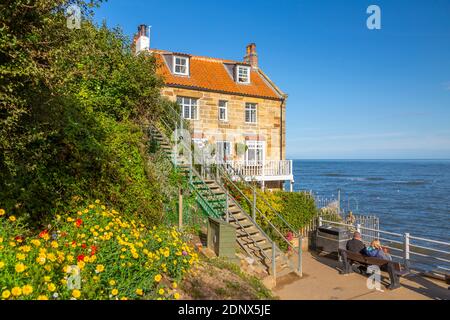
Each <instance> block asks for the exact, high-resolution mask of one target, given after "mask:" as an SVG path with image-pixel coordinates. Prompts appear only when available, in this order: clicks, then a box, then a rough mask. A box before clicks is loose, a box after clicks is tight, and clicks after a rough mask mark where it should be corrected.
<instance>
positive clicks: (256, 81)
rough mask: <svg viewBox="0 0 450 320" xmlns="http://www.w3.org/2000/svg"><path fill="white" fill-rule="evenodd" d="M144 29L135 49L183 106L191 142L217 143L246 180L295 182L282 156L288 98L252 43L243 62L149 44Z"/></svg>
mask: <svg viewBox="0 0 450 320" xmlns="http://www.w3.org/2000/svg"><path fill="white" fill-rule="evenodd" d="M147 31H148V29H147V27H146V26H145V25H141V26H139V27H138V33H137V34H136V36H135V48H136V52H137V53H140V52H143V51H145V52H150V53H152V54H153V55H154V57H155V59H156V61H157V64H158V68H157V73H158V74H159V75H161V76H162V78H163V80H164V83H165V86H164V88H163V89H162V95H163V96H165V97H167V98H168V99H170V100H172V101H176V102H177V103H178V104H179V105H181V110H182V116H183V117H184V118H185V119H188V120H189V121H190V126H191V128H192V129H193V137H192V138H193V140H194V142H199V143H200V142H201V143H202V145H204V144H210V145H214V146H215V157H216V158H217V161H226V162H227V163H228V164H230V165H232V166H233V167H234V168H235V169H236V170H237V171H239V172H240V173H241V174H242V175H244V176H245V177H246V178H248V179H254V180H256V181H258V182H259V183H260V184H261V186H262V187H263V188H264V187H267V188H270V189H279V188H282V187H283V185H284V183H285V182H286V181H290V182H291V189H292V183H293V170H292V160H286V126H285V123H286V118H285V117H286V98H287V95H286V94H284V93H283V92H282V91H281V90H280V89H279V88H278V87H277V86H276V85H275V84H274V83H273V82H272V81H271V80H270V79H269V77H268V76H267V75H266V74H265V73H264V72H263V71H262V70H261V68H260V67H259V64H258V54H257V52H256V45H255V44H254V43H252V44H249V45H248V46H247V49H246V54H245V57H244V59H243V61H233V60H228V59H220V58H210V57H203V56H197V55H191V54H186V53H179V52H172V51H166V50H158V49H152V48H150V39H149V37H148V36H147Z"/></svg>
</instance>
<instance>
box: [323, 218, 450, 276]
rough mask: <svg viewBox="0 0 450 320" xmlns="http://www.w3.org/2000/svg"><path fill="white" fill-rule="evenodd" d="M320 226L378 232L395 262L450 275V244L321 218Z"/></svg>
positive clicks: (361, 231) (379, 237) (362, 233)
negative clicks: (326, 225)
mask: <svg viewBox="0 0 450 320" xmlns="http://www.w3.org/2000/svg"><path fill="white" fill-rule="evenodd" d="M318 224H319V226H322V225H323V224H328V225H336V226H342V227H345V228H348V229H350V230H353V229H356V230H357V231H359V232H360V233H361V235H363V236H364V234H367V232H376V233H377V234H378V235H379V236H378V240H380V241H381V242H382V244H383V245H384V247H386V248H388V249H389V250H390V251H391V253H390V255H391V256H392V257H393V258H394V260H397V261H402V262H403V264H404V265H405V266H407V267H409V266H411V265H412V267H413V268H414V269H417V270H420V271H425V272H428V271H433V272H442V273H444V274H448V273H449V271H450V242H445V241H437V240H433V239H426V238H420V237H415V236H412V235H411V234H409V233H403V234H401V233H396V232H390V231H383V230H378V229H377V230H375V229H371V228H366V227H363V226H361V225H359V224H357V225H356V226H354V225H352V224H347V223H342V222H336V221H331V220H325V219H323V218H321V217H319V223H318Z"/></svg>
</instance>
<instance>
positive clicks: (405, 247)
mask: <svg viewBox="0 0 450 320" xmlns="http://www.w3.org/2000/svg"><path fill="white" fill-rule="evenodd" d="M320 221H321V222H322V223H329V224H335V225H341V226H346V227H352V228H354V225H351V224H345V223H339V222H335V221H329V220H323V219H321V220H320ZM359 228H360V229H361V230H371V231H376V232H379V233H385V234H390V235H394V236H397V237H401V238H403V239H404V242H399V241H396V240H391V239H386V238H381V237H380V238H379V239H380V240H384V241H386V242H388V243H394V244H400V245H401V246H400V247H392V246H389V245H386V246H385V247H386V248H389V249H391V250H394V251H400V252H403V257H400V256H397V255H393V254H391V256H392V257H396V258H400V259H404V261H405V263H406V264H409V261H410V260H411V259H410V257H409V255H415V256H419V257H426V258H430V259H434V260H438V261H441V262H445V263H450V260H448V259H446V258H444V257H442V256H437V255H431V254H433V252H435V253H436V254H444V255H450V252H448V251H445V250H441V249H435V248H430V247H426V246H421V245H417V244H412V243H411V242H410V240H411V239H414V240H419V241H424V242H430V243H436V244H439V245H450V243H448V242H443V241H438V240H433V239H427V238H421V237H414V236H411V235H410V234H409V233H405V234H404V235H402V234H399V233H394V232H389V231H383V230H374V229H371V228H366V227H363V226H359ZM417 249H423V250H427V251H432V252H431V253H430V254H426V253H422V252H419V251H417ZM420 263H422V262H420ZM434 267H438V268H442V267H439V266H436V265H434ZM419 269H420V268H419Z"/></svg>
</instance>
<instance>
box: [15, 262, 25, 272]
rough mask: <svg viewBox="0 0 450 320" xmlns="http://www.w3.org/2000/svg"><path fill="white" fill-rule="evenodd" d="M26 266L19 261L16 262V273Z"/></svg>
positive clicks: (23, 269) (22, 270)
mask: <svg viewBox="0 0 450 320" xmlns="http://www.w3.org/2000/svg"><path fill="white" fill-rule="evenodd" d="M26 268H27V267H26V266H25V265H24V264H23V263H21V262H19V263H18V264H16V272H18V273H21V272H24V271H25V269H26Z"/></svg>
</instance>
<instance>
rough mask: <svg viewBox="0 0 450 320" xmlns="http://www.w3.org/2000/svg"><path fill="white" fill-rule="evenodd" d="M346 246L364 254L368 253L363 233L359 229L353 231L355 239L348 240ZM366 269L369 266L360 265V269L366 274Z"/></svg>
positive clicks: (352, 250)
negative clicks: (362, 236) (363, 240)
mask: <svg viewBox="0 0 450 320" xmlns="http://www.w3.org/2000/svg"><path fill="white" fill-rule="evenodd" d="M345 247H346V249H347V250H348V251H351V252H355V253H360V254H362V255H365V254H366V245H365V244H364V242H362V241H361V233H359V232H358V231H356V232H355V233H353V239H351V240H348V241H347V244H346V246H345ZM366 269H367V268H366V267H364V266H359V267H358V270H359V272H360V273H361V274H364V273H365V272H366Z"/></svg>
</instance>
